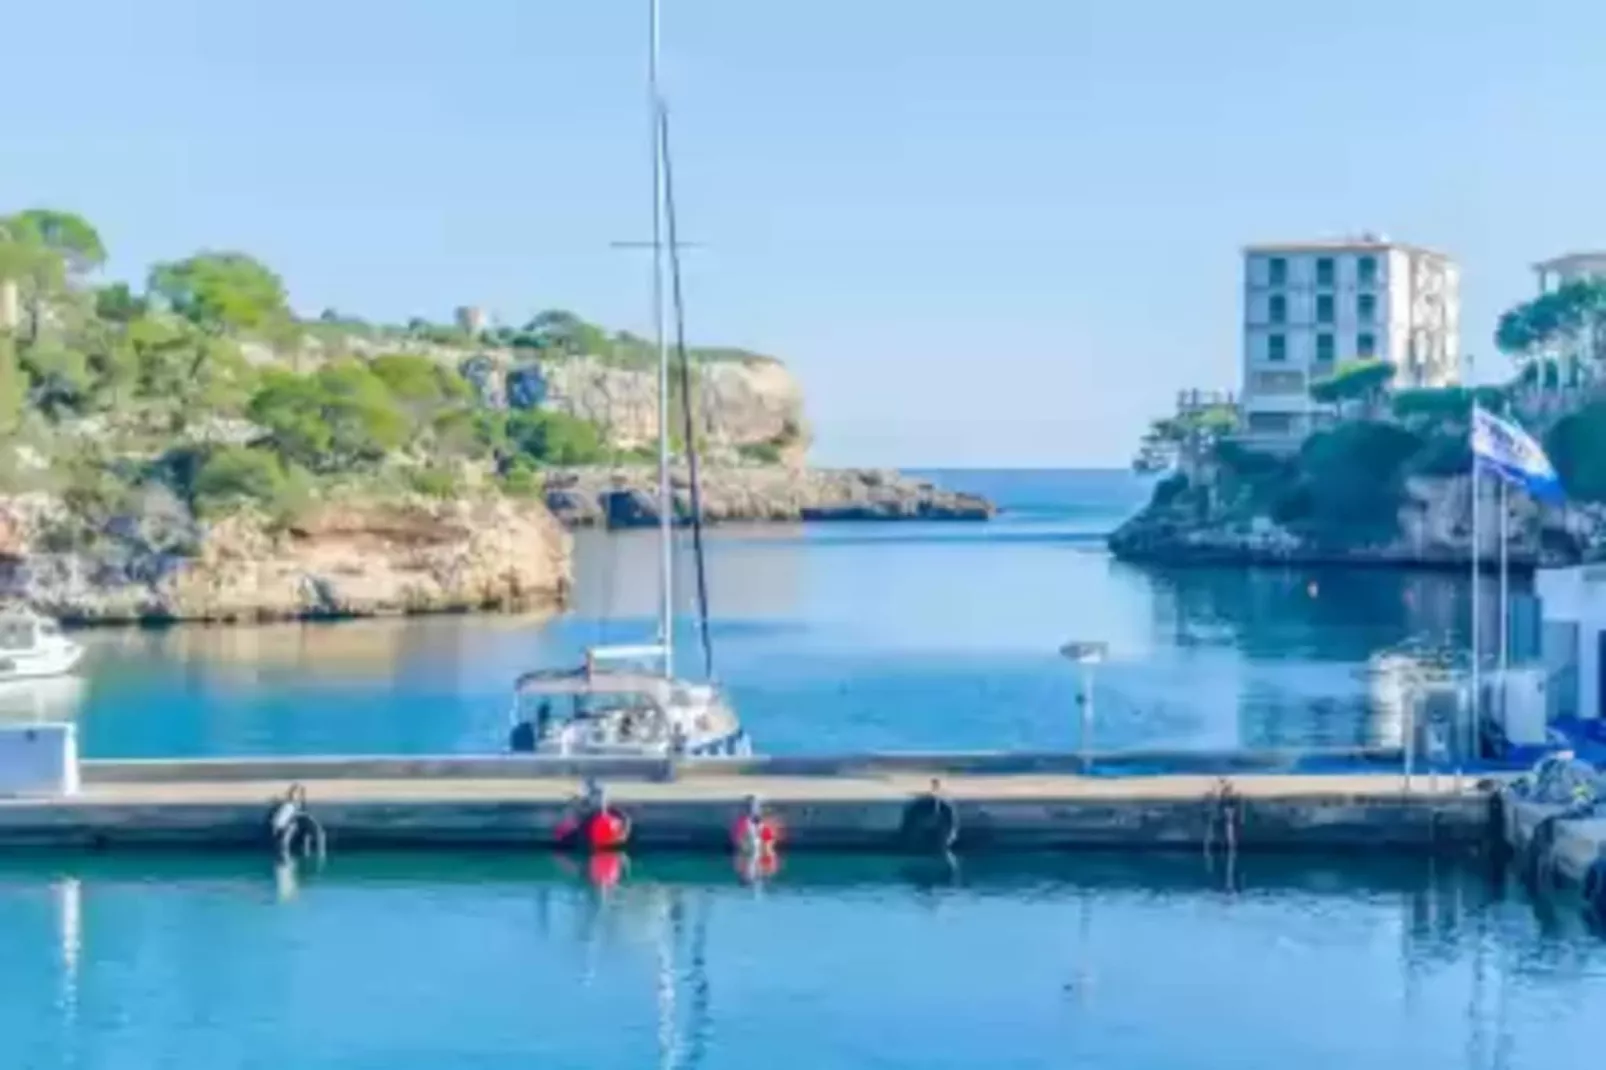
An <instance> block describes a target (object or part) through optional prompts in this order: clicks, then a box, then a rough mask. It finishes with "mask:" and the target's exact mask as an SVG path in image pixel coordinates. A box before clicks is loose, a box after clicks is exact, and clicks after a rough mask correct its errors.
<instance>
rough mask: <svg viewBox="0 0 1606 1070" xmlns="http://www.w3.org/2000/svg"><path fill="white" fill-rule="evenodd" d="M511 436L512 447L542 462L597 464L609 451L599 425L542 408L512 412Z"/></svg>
mask: <svg viewBox="0 0 1606 1070" xmlns="http://www.w3.org/2000/svg"><path fill="white" fill-rule="evenodd" d="M507 439H508V444H509V445H510V446H511V447H512V448H514V449H516V450H517V451H518V452H519V453H520V454H521V455H522V456H524V457H525V458H527V459H528V460H530V461H531V462H534V463H535V464H538V465H546V464H595V463H596V462H598V461H600V460H602V459H603V457H604V456H605V453H606V451H605V450H604V449H603V443H602V433H601V431H600V430H599V429H598V428H597V425H596V424H594V423H592V422H590V421H589V420H582V419H579V418H578V417H575V416H570V415H568V414H567V413H562V412H546V411H543V410H541V409H532V410H526V411H517V412H512V413H509V414H508V418H507Z"/></svg>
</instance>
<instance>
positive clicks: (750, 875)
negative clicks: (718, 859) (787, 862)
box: [736, 847, 781, 884]
mask: <svg viewBox="0 0 1606 1070" xmlns="http://www.w3.org/2000/svg"><path fill="white" fill-rule="evenodd" d="M780 868H781V855H780V852H779V851H777V850H775V848H773V847H760V848H759V849H758V850H757V851H743V852H741V853H740V854H738V855H737V856H736V875H737V876H738V877H739V878H741V880H742V881H743V882H745V883H747V884H756V883H758V882H759V881H764V880H769V879H770V878H771V877H773V876H775V874H776V873H778V872H779V871H780Z"/></svg>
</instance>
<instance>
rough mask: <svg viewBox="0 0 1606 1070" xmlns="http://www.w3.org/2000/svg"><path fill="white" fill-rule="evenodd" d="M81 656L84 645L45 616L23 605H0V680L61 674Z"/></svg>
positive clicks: (70, 670)
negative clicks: (69, 636) (64, 633)
mask: <svg viewBox="0 0 1606 1070" xmlns="http://www.w3.org/2000/svg"><path fill="white" fill-rule="evenodd" d="M83 656H84V648H83V647H82V646H81V645H79V644H78V643H75V642H73V641H72V640H71V639H69V638H67V637H66V636H65V635H63V634H62V631H61V625H60V624H58V623H56V622H55V621H54V620H51V619H50V618H49V617H46V616H41V615H40V614H38V613H35V612H34V611H33V610H31V609H28V608H27V607H6V608H0V683H4V682H6V681H10V680H33V679H38V678H39V677H44V676H63V675H65V674H67V673H70V672H72V671H73V669H74V668H76V667H77V665H78V662H79V660H80V659H82V658H83Z"/></svg>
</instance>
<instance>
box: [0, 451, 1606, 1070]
mask: <svg viewBox="0 0 1606 1070" xmlns="http://www.w3.org/2000/svg"><path fill="white" fill-rule="evenodd" d="M946 478H947V479H948V480H949V481H950V482H952V483H955V484H957V485H959V486H963V487H966V488H967V489H975V490H979V491H982V492H984V493H989V494H991V495H993V496H994V497H995V498H997V499H998V500H999V501H1000V502H1001V503H1002V504H1003V505H1004V506H1005V507H1006V509H1007V510H1008V511H1007V512H1006V514H1005V515H1004V517H1003V518H1001V519H1000V520H999V522H998V523H996V524H993V525H989V526H985V527H980V526H967V525H948V526H945V525H935V524H934V525H923V524H910V525H886V526H852V525H847V526H833V527H823V528H818V529H810V530H801V529H797V530H793V529H774V528H768V529H750V530H736V531H727V532H722V533H720V534H719V535H718V537H717V538H716V539H715V540H714V543H713V547H712V551H711V554H710V566H711V571H712V575H711V582H712V585H713V601H714V608H715V618H716V623H715V629H714V631H715V654H716V659H717V662H716V667H717V670H718V673H719V675H720V677H721V678H722V679H723V680H725V681H726V682H727V683H728V684H729V686H730V687H731V689H732V690H733V692H734V693H735V696H736V698H737V699H738V701H739V703H740V705H741V708H742V711H743V714H744V716H745V717H746V719H747V722H748V724H749V727H750V729H751V730H752V732H753V734H754V735H755V737H756V738H757V739H758V741H759V743H760V745H761V746H762V747H764V748H767V749H770V750H775V751H789V752H799V751H810V750H813V751H821V750H831V749H840V748H849V747H865V748H871V747H874V748H883V747H885V748H892V747H1003V746H1015V745H1021V746H1037V747H1051V746H1058V745H1065V744H1068V743H1070V742H1071V741H1072V740H1073V739H1074V728H1073V724H1072V721H1073V718H1072V716H1071V712H1070V711H1071V708H1072V703H1071V690H1072V686H1073V680H1072V673H1071V669H1070V667H1069V666H1067V665H1065V664H1064V663H1063V662H1061V661H1060V660H1059V659H1058V658H1057V657H1056V655H1055V650H1056V649H1057V647H1058V646H1059V645H1060V644H1061V643H1062V642H1064V641H1065V640H1066V639H1070V638H1088V639H1103V640H1106V641H1107V642H1109V643H1110V644H1111V647H1112V661H1111V663H1110V664H1109V666H1107V668H1106V669H1104V670H1103V671H1102V673H1101V677H1100V679H1099V681H1098V690H1099V697H1098V708H1099V738H1100V741H1101V742H1103V743H1106V744H1108V745H1112V746H1114V745H1129V744H1136V743H1160V742H1165V743H1173V744H1177V745H1182V746H1218V745H1227V744H1236V743H1266V742H1314V741H1321V742H1351V741H1356V740H1364V739H1375V738H1383V737H1387V736H1388V734H1389V732H1390V731H1391V728H1390V723H1389V716H1390V714H1389V711H1388V710H1387V709H1386V708H1385V706H1381V705H1380V704H1379V703H1378V702H1376V701H1372V700H1371V699H1370V698H1369V686H1370V685H1369V683H1368V678H1367V676H1366V674H1365V672H1364V669H1365V666H1366V665H1367V662H1368V659H1369V658H1371V657H1372V656H1373V655H1374V654H1375V653H1376V652H1377V651H1379V650H1383V649H1386V648H1389V647H1391V646H1392V645H1394V644H1397V643H1400V642H1402V641H1405V640H1408V639H1413V638H1420V639H1426V640H1428V641H1435V642H1437V641H1443V642H1455V641H1457V640H1458V639H1459V638H1460V637H1462V636H1463V634H1464V630H1465V619H1464V618H1465V613H1466V586H1465V581H1464V580H1463V579H1462V578H1460V577H1458V576H1454V575H1437V576H1436V575H1410V576H1406V575H1398V574H1391V573H1386V572H1367V571H1348V572H1346V571H1330V570H1323V571H1289V572H1246V571H1243V570H1190V571H1183V572H1163V571H1151V570H1142V569H1135V568H1129V567H1126V566H1122V565H1119V564H1116V563H1114V562H1112V561H1110V560H1109V558H1108V556H1107V555H1106V554H1105V553H1104V552H1103V550H1102V548H1101V540H1100V538H1099V536H1100V534H1101V533H1102V532H1104V531H1106V530H1108V529H1109V527H1111V526H1112V525H1113V524H1114V523H1115V522H1116V521H1118V520H1119V519H1120V518H1121V517H1122V516H1124V515H1125V514H1127V513H1128V512H1129V511H1130V510H1132V509H1133V508H1135V507H1136V506H1137V504H1138V503H1139V502H1140V501H1141V500H1142V497H1143V495H1144V493H1145V487H1144V486H1143V485H1142V484H1140V483H1138V482H1136V481H1134V480H1132V479H1130V478H1128V477H1125V476H1116V475H1098V474H1085V473H1084V474H1076V473H1047V474H1044V473H953V474H948V475H947V476H946ZM652 570H653V552H652V542H651V540H650V538H641V537H636V536H629V537H624V538H610V537H607V536H595V537H587V538H585V539H583V540H582V545H581V556H580V561H579V591H578V605H577V608H576V611H575V612H574V613H573V614H572V615H569V616H566V617H562V618H559V619H556V620H551V621H528V620H519V619H509V618H472V619H437V620H423V621H405V622H371V623H355V624H343V625H335V626H323V627H275V628H261V629H218V630H206V629H188V628H180V629H172V630H169V631H165V632H97V633H92V634H90V635H89V636H88V637H87V638H88V642H89V643H90V644H91V646H92V648H93V649H92V656H91V658H90V661H89V664H88V667H87V672H86V679H85V681H84V683H83V684H82V686H81V687H79V688H76V689H75V688H73V687H71V686H70V685H60V684H55V685H50V686H47V687H43V688H35V689H31V690H28V691H11V692H6V693H3V694H0V708H3V709H5V710H7V711H9V712H10V714H11V715H13V716H31V715H34V714H37V713H45V714H53V715H73V716H76V717H78V719H79V721H80V723H81V725H82V728H83V738H84V741H85V745H86V749H87V750H88V751H89V752H90V753H92V754H98V755H153V754H171V753H182V754H229V753H246V752H251V753H264V752H293V751H305V750H330V751H428V750H458V751H484V750H492V749H497V748H499V747H500V744H501V740H502V736H503V733H504V731H505V720H504V718H505V709H506V705H507V687H508V684H509V682H510V680H511V679H512V677H513V676H514V675H515V674H516V673H517V672H519V671H521V670H522V669H524V668H527V667H529V666H531V665H533V664H537V663H540V662H543V661H546V660H550V659H567V658H570V657H573V656H574V655H575V654H576V653H577V652H578V651H579V649H580V648H581V647H582V646H584V645H585V644H587V643H591V642H595V641H598V640H599V639H613V640H623V639H628V638H630V637H631V636H633V635H638V634H640V633H641V632H642V631H643V630H644V629H646V627H647V617H648V616H649V614H650V611H651V608H652V598H653V595H652ZM691 635H692V633H691V631H690V629H688V630H687V639H688V640H689V639H690V638H691ZM0 946H3V947H4V949H5V954H4V955H0V990H3V991H4V992H5V993H6V996H5V998H4V999H0V1038H3V1044H4V1048H3V1050H4V1052H5V1059H4V1065H7V1066H13V1065H14V1066H19V1067H28V1068H34V1067H37V1068H42V1070H56V1068H68V1067H71V1068H94V1070H99V1068H108V1070H111V1068H123V1067H127V1068H140V1070H144V1068H150V1067H174V1068H183V1070H189V1068H197V1070H199V1068H206V1070H211V1068H216V1067H273V1068H281V1067H291V1066H293V1067H297V1068H311V1070H322V1068H331V1070H332V1068H336V1067H339V1068H342V1070H344V1068H374V1070H378V1068H385V1070H392V1068H396V1070H412V1068H418V1070H425V1068H428V1070H478V1068H487V1070H501V1068H510V1070H511V1068H513V1067H529V1066H540V1067H543V1068H547V1067H552V1068H561V1067H577V1068H578V1067H587V1068H612V1067H621V1068H634V1067H704V1068H716V1070H717V1068H731V1070H748V1068H751V1067H755V1066H757V1067H771V1068H774V1070H790V1068H793V1067H796V1068H800V1070H816V1068H835V1067H842V1068H847V1070H867V1068H877V1070H904V1068H908V1070H916V1068H921V1070H925V1068H946V1067H955V1068H957V1067H967V1068H968V1067H985V1068H1021V1070H1025V1068H1039V1067H1042V1068H1047V1067H1072V1066H1098V1067H1110V1068H1114V1070H1148V1068H1172V1067H1220V1068H1223V1070H1227V1068H1231V1070H1245V1068H1256V1067H1266V1068H1276V1070H1286V1068H1287V1067H1289V1066H1298V1067H1300V1068H1301V1070H1317V1068H1324V1067H1334V1068H1339V1067H1345V1068H1349V1067H1368V1068H1372V1070H1383V1068H1394V1067H1400V1068H1405V1067H1410V1068H1413V1070H1437V1068H1451V1067H1454V1068H1457V1070H1461V1068H1467V1070H1484V1068H1494V1067H1500V1068H1510V1067H1535V1068H1546V1070H1552V1068H1557V1067H1572V1066H1579V1067H1583V1066H1588V1065H1593V1064H1594V1063H1596V1062H1598V1061H1599V1056H1598V1054H1597V1044H1598V1039H1597V1034H1598V1032H1599V1029H1598V1023H1599V1022H1601V1021H1602V1020H1606V944H1603V943H1602V942H1601V941H1600V940H1599V939H1598V938H1597V937H1596V936H1595V935H1594V934H1592V933H1591V932H1590V931H1588V929H1586V927H1585V926H1583V925H1582V924H1581V923H1580V922H1579V921H1578V920H1577V915H1576V912H1575V911H1573V910H1571V909H1569V908H1567V907H1565V906H1558V905H1547V904H1544V903H1540V904H1535V903H1534V902H1532V901H1531V900H1530V899H1529V898H1528V897H1526V896H1525V895H1523V894H1521V893H1520V892H1518V891H1516V890H1515V889H1514V888H1513V886H1512V885H1511V884H1510V883H1509V882H1508V881H1507V880H1506V879H1505V878H1503V877H1499V876H1496V875H1491V874H1490V873H1489V872H1487V871H1485V870H1483V869H1481V868H1477V867H1473V866H1470V865H1456V864H1447V863H1442V862H1433V861H1430V860H1426V859H1397V860H1392V861H1376V860H1363V859H1347V860H1328V861H1323V860H1315V859H1307V860H1287V859H1267V858H1246V859H1242V860H1240V861H1239V863H1238V865H1237V867H1236V868H1235V869H1234V870H1233V871H1231V872H1228V871H1226V870H1225V869H1223V868H1222V867H1221V866H1220V864H1219V863H1218V864H1217V865H1216V866H1215V867H1212V866H1209V865H1207V864H1206V860H1205V859H1204V858H1203V857H1202V856H1201V855H1194V854H1191V853H1189V854H1184V855H1180V856H1175V857H1169V858H1145V859H1137V858H1110V857H1102V856H1072V857H1061V858H1036V859H1032V858H1026V859H971V860H964V861H962V862H961V863H960V865H959V868H957V869H952V870H951V869H949V868H947V867H945V866H942V865H937V864H931V863H898V862H885V861H874V860H865V859H857V860H831V859H825V858H787V859H785V860H783V864H782V867H781V870H780V872H779V873H778V874H777V875H776V876H775V877H774V878H772V879H771V880H769V881H768V882H766V884H765V885H764V886H763V887H753V886H750V885H748V884H745V883H743V881H742V880H740V879H739V878H738V875H737V874H736V873H735V872H734V870H733V869H732V868H731V866H730V865H729V864H727V863H725V862H721V861H718V860H707V859H704V860H697V861H677V860H675V859H672V858H670V859H665V858H638V859H635V860H632V861H631V862H629V863H628V865H626V866H625V867H624V868H623V869H622V870H621V871H620V872H617V873H609V872H605V871H597V872H591V871H585V870H571V869H568V868H565V865H564V864H563V863H562V862H560V861H557V860H553V859H549V858H545V857H536V856H509V855H494V856H493V855H479V856H472V855H424V854H416V855H415V854H409V855H396V856H341V855H338V854H337V855H336V856H335V857H333V858H331V859H330V860H329V862H328V864H327V866H326V867H325V868H324V869H323V870H322V871H321V872H309V873H302V874H301V875H300V876H299V877H295V876H294V875H291V874H288V873H284V872H275V870H274V868H273V867H272V865H271V864H270V863H269V862H267V861H266V860H257V859H253V858H244V857H222V858H205V857H188V858H183V857H170V856H163V855H146V854H132V855H119V856H108V857H90V858H84V857H38V856H32V857H29V856H10V857H4V858H0Z"/></svg>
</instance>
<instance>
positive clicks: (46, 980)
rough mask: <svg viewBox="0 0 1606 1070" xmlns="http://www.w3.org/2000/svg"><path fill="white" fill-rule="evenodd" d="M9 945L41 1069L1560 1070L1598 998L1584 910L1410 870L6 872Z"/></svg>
mask: <svg viewBox="0 0 1606 1070" xmlns="http://www.w3.org/2000/svg"><path fill="white" fill-rule="evenodd" d="M0 936H3V938H4V941H5V948H6V954H5V956H4V957H3V958H0V982H3V984H4V986H5V993H6V997H5V999H4V1000H0V1036H3V1037H4V1041H5V1053H6V1065H7V1066H18V1067H28V1068H52V1070H53V1068H57V1067H82V1068H107V1070H111V1068H124V1067H126V1068H130V1070H135V1068H137V1070H149V1068H153V1067H175V1068H191V1067H193V1068H197V1070H201V1068H204V1070H211V1068H214V1067H230V1068H256V1067H261V1068H270V1067H271V1068H275V1070H278V1068H283V1067H297V1068H305V1070H323V1068H328V1070H335V1068H339V1070H369V1068H371V1070H381V1068H383V1070H415V1068H416V1070H470V1068H474V1070H480V1068H484V1070H504V1068H506V1070H513V1068H515V1067H517V1068H524V1067H542V1068H544V1070H546V1068H552V1070H557V1068H570V1067H572V1068H576V1070H578V1068H592V1070H599V1068H615V1067H618V1068H635V1067H643V1068H645V1067H677V1068H705V1070H750V1068H752V1067H766V1068H773V1070H793V1068H796V1070H816V1068H819V1067H833V1068H834V1067H842V1068H850V1070H861V1068H877V1070H932V1068H961V1067H963V1068H987V1070H993V1068H1009V1070H1027V1068H1034V1070H1035V1068H1051V1067H1053V1068H1057V1067H1082V1066H1096V1067H1110V1068H1116V1070H1149V1068H1154V1070H1162V1068H1164V1070H1170V1068H1173V1067H1199V1068H1206V1067H1208V1068H1221V1070H1253V1068H1260V1067H1264V1068H1266V1070H1287V1068H1288V1067H1290V1066H1297V1067H1300V1068H1301V1070H1319V1068H1328V1067H1331V1068H1335V1070H1337V1068H1346V1070H1348V1068H1355V1067H1365V1068H1367V1070H1392V1068H1401V1070H1404V1068H1412V1070H1451V1068H1454V1070H1486V1068H1495V1067H1499V1068H1520V1067H1534V1068H1545V1070H1556V1068H1566V1067H1586V1066H1592V1065H1596V1064H1598V1062H1599V1059H1600V1056H1599V1044H1600V1039H1599V1033H1600V1029H1599V1023H1600V1022H1601V1020H1602V1011H1603V1010H1606V945H1602V944H1601V943H1600V942H1599V941H1598V940H1596V939H1595V938H1593V937H1592V936H1590V935H1589V934H1588V933H1586V932H1584V931H1583V930H1582V929H1581V927H1580V926H1578V925H1577V923H1576V922H1574V921H1572V920H1571V917H1570V916H1569V915H1565V914H1555V915H1552V914H1548V913H1545V912H1543V911H1540V912H1536V911H1535V910H1534V909H1533V908H1532V907H1531V906H1529V905H1528V903H1527V902H1526V900H1524V899H1523V898H1521V897H1520V896H1519V895H1518V894H1516V893H1515V892H1514V891H1513V890H1512V889H1510V888H1509V887H1507V886H1506V885H1505V884H1504V883H1502V882H1500V881H1498V880H1491V879H1490V878H1489V877H1488V876H1487V875H1486V874H1484V873H1480V872H1478V871H1476V870H1472V869H1468V868H1462V867H1457V866H1449V865H1442V864H1441V865H1438V866H1435V865H1432V864H1430V863H1428V862H1426V861H1420V860H1401V861H1395V862H1389V863H1379V862H1367V861H1363V860H1351V861H1348V862H1346V863H1343V864H1338V863H1331V864H1323V863H1319V862H1308V861H1307V862H1288V861H1278V860H1276V859H1244V860H1242V861H1241V864H1240V866H1239V868H1238V871H1237V872H1236V874H1235V875H1234V876H1233V877H1232V879H1231V884H1230V885H1229V883H1228V877H1227V875H1226V874H1225V873H1224V872H1221V871H1220V870H1217V871H1215V872H1211V871H1210V870H1209V869H1207V867H1206V866H1205V863H1204V861H1203V859H1202V858H1201V857H1199V856H1194V855H1187V856H1181V857H1175V858H1170V859H1150V860H1145V861H1141V862H1140V861H1136V860H1131V859H1121V858H1104V857H1099V856H1082V857H1076V858H1074V859H1061V860H1057V861H1055V860H1031V859H1027V860H1012V861H1008V862H1004V861H993V862H989V863H985V864H984V863H980V862H977V863H972V864H966V865H965V866H964V868H963V869H961V870H960V871H958V872H957V873H951V872H948V871H946V870H944V869H943V868H941V867H933V866H931V865H927V866H925V867H920V866H911V865H907V864H905V865H899V864H896V863H886V862H874V861H862V860H861V861H831V860H828V859H818V858H809V859H802V858H799V859H796V860H795V861H789V862H787V863H786V864H784V865H783V868H782V870H781V872H780V873H779V874H778V875H777V876H776V877H775V879H774V880H773V881H771V882H770V883H769V884H768V885H767V886H766V887H763V888H761V889H758V888H753V887H748V886H744V885H743V884H741V883H740V882H739V881H738V880H737V879H736V878H735V877H734V876H733V875H732V874H731V872H730V870H729V869H728V868H727V867H725V866H723V865H721V864H719V863H716V862H712V861H700V862H678V863H677V862H675V861H673V860H658V859H650V860H637V861H636V862H635V863H633V864H632V865H631V867H630V870H629V872H628V874H627V875H626V876H625V877H624V879H623V881H622V882H621V883H619V884H618V885H616V886H614V887H612V888H611V889H599V888H597V887H594V886H592V885H591V884H589V883H588V882H587V881H586V880H585V879H584V878H583V877H582V876H581V875H578V874H571V873H568V872H566V871H565V870H564V869H563V868H562V867H561V866H560V865H559V864H558V863H557V862H554V861H551V860H547V859H540V858H518V859H512V858H508V857H506V856H496V857H488V856H480V857H471V856H470V857H465V856H430V855H405V856H393V857H385V856H378V857H374V856H367V857H350V858H338V857H337V858H334V859H332V860H331V861H330V863H329V864H328V867H327V868H326V869H325V871H324V872H322V873H320V874H317V875H316V876H308V877H305V878H303V879H302V880H301V881H300V882H299V883H292V882H289V881H276V880H275V879H274V876H273V874H272V873H271V872H270V866H269V865H268V864H267V863H265V862H264V863H260V864H257V863H253V862H251V861H250V860H241V859H212V860H207V859H193V858H192V859H188V860H183V859H168V858H163V857H158V856H132V857H107V858H100V859H94V860H91V861H83V860H78V861H61V862H58V863H52V862H50V861H48V860H42V861H41V860H34V861H30V862H28V863H19V862H17V861H15V860H7V862H6V864H5V865H4V866H0Z"/></svg>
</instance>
